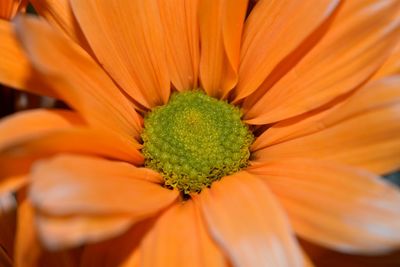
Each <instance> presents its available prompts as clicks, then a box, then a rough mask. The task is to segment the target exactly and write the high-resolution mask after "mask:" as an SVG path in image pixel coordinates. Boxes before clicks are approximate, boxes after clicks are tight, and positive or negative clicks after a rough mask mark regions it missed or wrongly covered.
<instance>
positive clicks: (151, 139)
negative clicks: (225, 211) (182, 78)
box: [142, 91, 253, 194]
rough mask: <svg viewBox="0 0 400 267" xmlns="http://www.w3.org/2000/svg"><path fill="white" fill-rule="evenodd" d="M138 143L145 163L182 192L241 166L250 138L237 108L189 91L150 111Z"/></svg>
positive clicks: (167, 183)
mask: <svg viewBox="0 0 400 267" xmlns="http://www.w3.org/2000/svg"><path fill="white" fill-rule="evenodd" d="M142 139H143V142H144V143H143V149H142V152H143V155H144V156H145V165H146V166H147V167H149V168H151V169H154V170H156V171H158V172H160V173H161V174H162V175H163V177H164V180H165V184H166V185H167V186H170V187H173V188H177V189H179V190H181V191H182V192H184V193H186V194H187V193H190V192H200V191H201V189H203V188H204V187H206V186H210V185H211V183H212V182H213V181H216V180H218V179H220V178H221V177H223V176H226V175H229V174H232V173H235V172H237V171H239V170H240V169H241V168H243V167H245V166H247V164H248V159H249V156H250V151H249V146H250V144H251V143H252V141H253V135H252V133H251V132H250V131H249V129H248V128H247V126H246V125H245V124H244V123H243V122H242V121H241V112H240V110H239V109H238V108H236V107H234V106H232V105H230V104H228V103H226V102H224V101H220V100H217V99H214V98H212V97H209V96H207V95H205V94H203V93H202V92H200V91H191V92H184V93H177V94H174V95H173V96H172V97H171V100H170V102H169V103H168V104H167V105H164V106H161V107H157V108H155V109H154V110H153V111H151V112H150V113H149V114H148V115H147V116H146V118H145V121H144V130H143V133H142Z"/></svg>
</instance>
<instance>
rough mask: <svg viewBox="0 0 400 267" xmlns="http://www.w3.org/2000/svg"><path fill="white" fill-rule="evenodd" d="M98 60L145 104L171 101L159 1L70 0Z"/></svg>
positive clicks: (152, 105)
mask: <svg viewBox="0 0 400 267" xmlns="http://www.w3.org/2000/svg"><path fill="white" fill-rule="evenodd" d="M71 4H72V8H73V11H74V14H75V15H76V17H77V19H78V21H79V24H80V25H81V27H82V29H83V32H84V33H85V36H86V37H87V39H88V41H89V43H90V45H91V47H92V49H93V51H94V53H95V55H96V57H97V59H98V60H99V62H100V63H101V64H102V65H103V66H104V68H105V69H106V70H107V72H108V73H109V74H110V75H111V76H112V77H113V79H114V80H115V81H116V82H117V83H118V84H119V86H120V87H121V88H123V90H125V91H126V93H128V94H129V95H130V96H131V97H132V98H133V99H134V100H136V101H137V102H138V103H140V104H141V105H143V106H144V107H146V108H151V107H155V106H158V105H162V104H164V103H166V102H167V101H168V98H169V94H170V78H169V75H168V67H167V58H166V49H165V45H164V44H165V42H164V36H163V27H162V24H161V19H160V11H159V7H158V5H157V1H142V0H121V1H118V2H116V1H108V0H100V1H98V0H96V1H95V0H87V1H80V0H78V1H75V0H72V1H71Z"/></svg>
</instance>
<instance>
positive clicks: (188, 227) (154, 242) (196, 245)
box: [140, 201, 227, 267]
mask: <svg viewBox="0 0 400 267" xmlns="http://www.w3.org/2000/svg"><path fill="white" fill-rule="evenodd" d="M183 244H184V245H183ZM140 252H141V253H140V263H141V266H148V267H153V266H154V267H156V266H160V267H161V266H163V267H164V266H165V267H167V266H171V267H179V266H187V265H190V266H193V267H201V266H215V267H218V266H221V267H223V266H226V265H227V262H226V259H225V256H224V255H223V254H222V252H221V251H220V249H219V248H218V247H217V246H216V244H215V243H214V242H213V241H212V240H211V238H210V237H209V235H208V233H207V229H206V228H205V225H204V222H203V220H202V218H201V217H200V213H199V210H197V208H196V207H195V205H194V203H193V201H187V202H186V203H181V204H179V205H175V206H173V207H171V208H170V209H169V210H168V211H166V212H165V213H164V214H163V215H161V216H160V218H159V219H158V220H157V222H156V223H155V225H154V226H153V228H152V229H151V230H150V231H149V233H148V234H147V235H146V237H145V238H144V240H143V243H142V246H141V251H140Z"/></svg>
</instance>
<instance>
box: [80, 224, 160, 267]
mask: <svg viewBox="0 0 400 267" xmlns="http://www.w3.org/2000/svg"><path fill="white" fill-rule="evenodd" d="M153 224H154V219H153V218H152V219H149V220H145V221H143V222H140V223H138V224H135V225H134V226H133V227H131V229H129V230H128V231H127V232H125V233H124V234H123V235H120V236H117V237H115V238H113V239H109V240H105V241H103V242H100V243H95V244H90V245H87V246H85V248H84V250H83V253H82V258H81V266H85V267H99V266H101V267H115V266H118V267H133V266H139V257H140V254H139V245H140V243H141V241H142V238H143V236H144V235H145V234H147V232H148V231H149V229H151V228H152V227H153Z"/></svg>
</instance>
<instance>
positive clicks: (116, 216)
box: [30, 155, 178, 249]
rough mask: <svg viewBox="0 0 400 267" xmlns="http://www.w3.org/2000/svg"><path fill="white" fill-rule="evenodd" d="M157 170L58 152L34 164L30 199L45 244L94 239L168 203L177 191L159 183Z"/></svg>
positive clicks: (107, 235) (62, 244) (116, 231)
mask: <svg viewBox="0 0 400 267" xmlns="http://www.w3.org/2000/svg"><path fill="white" fill-rule="evenodd" d="M157 176H159V174H157V173H155V172H153V171H150V170H148V169H141V168H136V167H134V166H132V165H129V164H126V163H121V162H115V161H108V160H104V159H96V158H90V157H83V156H67V155H64V156H58V157H55V158H54V159H52V160H48V161H42V162H39V163H37V164H35V166H34V168H33V172H32V175H31V178H32V185H31V188H30V198H31V199H32V202H33V204H34V206H35V207H36V208H37V209H38V210H39V211H40V213H39V215H38V218H37V221H38V224H39V225H38V226H39V230H40V236H41V239H42V240H43V242H44V243H45V244H46V246H47V247H48V248H52V249H59V248H65V247H69V246H74V245H77V244H81V243H82V242H97V241H100V240H103V239H106V238H111V237H113V236H115V235H118V234H121V233H122V232H123V231H126V230H127V229H128V228H129V226H130V225H132V224H134V223H135V222H138V221H140V220H143V219H145V218H146V217H150V216H152V215H154V214H156V213H157V212H159V211H160V210H162V209H164V208H165V207H166V206H168V205H170V204H171V203H172V202H173V201H175V199H176V198H177V196H178V192H177V191H172V190H168V189H165V188H163V187H161V186H160V185H159V184H156V183H154V182H153V181H158V178H157Z"/></svg>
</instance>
